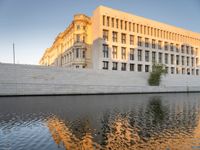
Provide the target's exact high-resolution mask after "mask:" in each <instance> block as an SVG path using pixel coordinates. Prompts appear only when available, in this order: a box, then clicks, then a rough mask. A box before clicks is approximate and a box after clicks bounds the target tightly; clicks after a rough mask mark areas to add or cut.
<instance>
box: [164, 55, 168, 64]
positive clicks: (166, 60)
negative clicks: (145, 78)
mask: <svg viewBox="0 0 200 150" xmlns="http://www.w3.org/2000/svg"><path fill="white" fill-rule="evenodd" d="M165 64H168V54H165Z"/></svg>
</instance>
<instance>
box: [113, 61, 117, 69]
mask: <svg viewBox="0 0 200 150" xmlns="http://www.w3.org/2000/svg"><path fill="white" fill-rule="evenodd" d="M117 65H118V63H117V62H113V67H112V70H117Z"/></svg>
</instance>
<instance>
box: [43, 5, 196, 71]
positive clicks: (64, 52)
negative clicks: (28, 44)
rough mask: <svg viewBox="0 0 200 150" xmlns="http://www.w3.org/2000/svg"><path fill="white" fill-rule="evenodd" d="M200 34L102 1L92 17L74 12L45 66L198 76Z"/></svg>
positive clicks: (44, 62) (50, 49)
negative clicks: (162, 69) (156, 68)
mask: <svg viewBox="0 0 200 150" xmlns="http://www.w3.org/2000/svg"><path fill="white" fill-rule="evenodd" d="M199 57H200V34H199V33H195V32H192V31H189V30H185V29H182V28H178V27H175V26H171V25H167V24H164V23H160V22H157V21H153V20H150V19H146V18H143V17H139V16H135V15H133V14H129V13H126V12H122V11H119V10H115V9H112V8H108V7H104V6H99V7H98V8H97V9H96V10H95V11H94V12H93V16H92V17H87V16H86V15H83V14H78V15H75V16H74V20H73V21H72V23H71V24H70V26H69V27H68V28H67V29H66V30H65V31H64V32H62V33H60V34H59V35H58V36H57V38H56V40H55V42H54V43H53V45H52V46H51V47H50V48H48V49H47V50H46V51H45V53H44V55H43V57H42V59H41V60H40V64H41V65H54V66H64V67H73V68H93V69H100V70H101V69H104V70H118V71H135V72H149V71H151V68H152V64H153V63H161V64H164V65H165V66H166V70H167V71H168V73H170V74H191V75H199V74H200V73H199V71H200V60H199Z"/></svg>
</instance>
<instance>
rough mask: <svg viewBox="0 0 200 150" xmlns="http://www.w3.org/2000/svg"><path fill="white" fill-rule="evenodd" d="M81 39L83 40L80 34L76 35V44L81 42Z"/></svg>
mask: <svg viewBox="0 0 200 150" xmlns="http://www.w3.org/2000/svg"><path fill="white" fill-rule="evenodd" d="M80 39H81V37H80V34H77V35H76V42H80Z"/></svg>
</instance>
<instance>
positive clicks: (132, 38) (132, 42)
mask: <svg viewBox="0 0 200 150" xmlns="http://www.w3.org/2000/svg"><path fill="white" fill-rule="evenodd" d="M130 45H134V36H133V35H130Z"/></svg>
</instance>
